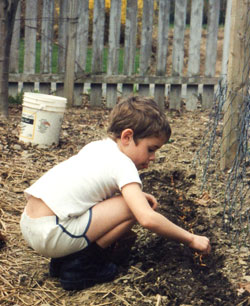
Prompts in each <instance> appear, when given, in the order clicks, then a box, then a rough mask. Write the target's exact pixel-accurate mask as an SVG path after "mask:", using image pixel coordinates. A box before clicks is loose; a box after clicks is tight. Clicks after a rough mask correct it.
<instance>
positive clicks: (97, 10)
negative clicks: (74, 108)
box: [90, 0, 105, 106]
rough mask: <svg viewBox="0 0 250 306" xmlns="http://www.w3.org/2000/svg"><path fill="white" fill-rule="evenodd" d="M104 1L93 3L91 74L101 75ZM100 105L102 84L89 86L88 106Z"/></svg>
mask: <svg viewBox="0 0 250 306" xmlns="http://www.w3.org/2000/svg"><path fill="white" fill-rule="evenodd" d="M104 19H105V0H100V1H95V2H94V16H93V45H92V73H93V74H101V73H102V72H103V71H102V70H103V63H102V60H103V44H104ZM101 103H102V84H91V92H90V104H91V105H92V106H100V105H101Z"/></svg>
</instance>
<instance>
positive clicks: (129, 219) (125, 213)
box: [86, 196, 136, 248]
mask: <svg viewBox="0 0 250 306" xmlns="http://www.w3.org/2000/svg"><path fill="white" fill-rule="evenodd" d="M135 222H136V220H135V219H134V216H133V214H132V212H131V210H130V209H129V207H128V206H127V204H126V202H125V201H124V199H123V197H122V196H116V197H113V198H110V199H108V200H105V201H103V202H101V203H98V204H96V205H95V206H94V207H93V208H92V220H91V223H90V226H89V229H88V231H87V233H86V236H87V237H88V239H89V240H90V241H91V242H97V243H98V245H99V246H100V247H102V248H106V247H108V246H109V245H111V244H112V243H113V242H115V241H116V240H117V239H119V238H120V237H121V236H122V235H124V233H126V232H127V231H129V230H130V229H131V227H132V226H133V225H134V223H135Z"/></svg>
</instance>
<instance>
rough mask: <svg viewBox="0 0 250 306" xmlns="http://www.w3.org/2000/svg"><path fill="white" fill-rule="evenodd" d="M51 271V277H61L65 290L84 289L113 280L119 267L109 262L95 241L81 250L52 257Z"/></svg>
mask: <svg viewBox="0 0 250 306" xmlns="http://www.w3.org/2000/svg"><path fill="white" fill-rule="evenodd" d="M49 273H50V276H51V277H59V279H60V282H61V285H62V287H63V288H64V289H65V290H82V289H85V288H87V287H90V286H93V285H94V284H96V283H103V282H108V281H111V280H112V279H114V277H115V276H116V274H117V267H116V265H115V264H113V263H110V262H107V257H106V256H105V251H104V250H103V249H102V248H100V247H99V246H98V245H97V244H96V243H93V244H91V245H90V246H88V247H87V248H85V249H83V250H81V251H79V252H76V253H73V254H70V255H67V256H64V257H60V258H52V259H51V261H50V265H49Z"/></svg>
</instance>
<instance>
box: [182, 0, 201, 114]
mask: <svg viewBox="0 0 250 306" xmlns="http://www.w3.org/2000/svg"><path fill="white" fill-rule="evenodd" d="M203 5H204V3H203V0H193V1H192V6H191V22H190V41H189V54H188V76H193V75H199V73H200V47H201V34H202V18H203ZM197 104H198V85H196V86H195V85H187V95H186V108H187V110H195V109H197Z"/></svg>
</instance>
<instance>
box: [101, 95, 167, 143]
mask: <svg viewBox="0 0 250 306" xmlns="http://www.w3.org/2000/svg"><path fill="white" fill-rule="evenodd" d="M128 128H130V129H132V130H133V132H134V141H135V142H136V141H137V140H139V139H142V138H146V137H161V136H163V137H165V138H166V142H167V141H168V140H169V138H170V135H171V128H170V125H169V123H168V121H167V118H166V116H165V113H164V112H163V111H162V110H161V109H160V108H159V106H158V104H157V103H156V102H155V101H154V100H153V99H151V98H147V97H140V96H131V97H128V98H125V99H122V100H121V101H120V102H119V103H118V104H116V105H115V106H114V108H113V110H112V111H111V113H110V120H109V127H108V130H107V132H108V134H109V135H110V136H111V137H112V138H113V139H117V138H119V137H120V136H121V133H122V131H123V130H125V129H128Z"/></svg>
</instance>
